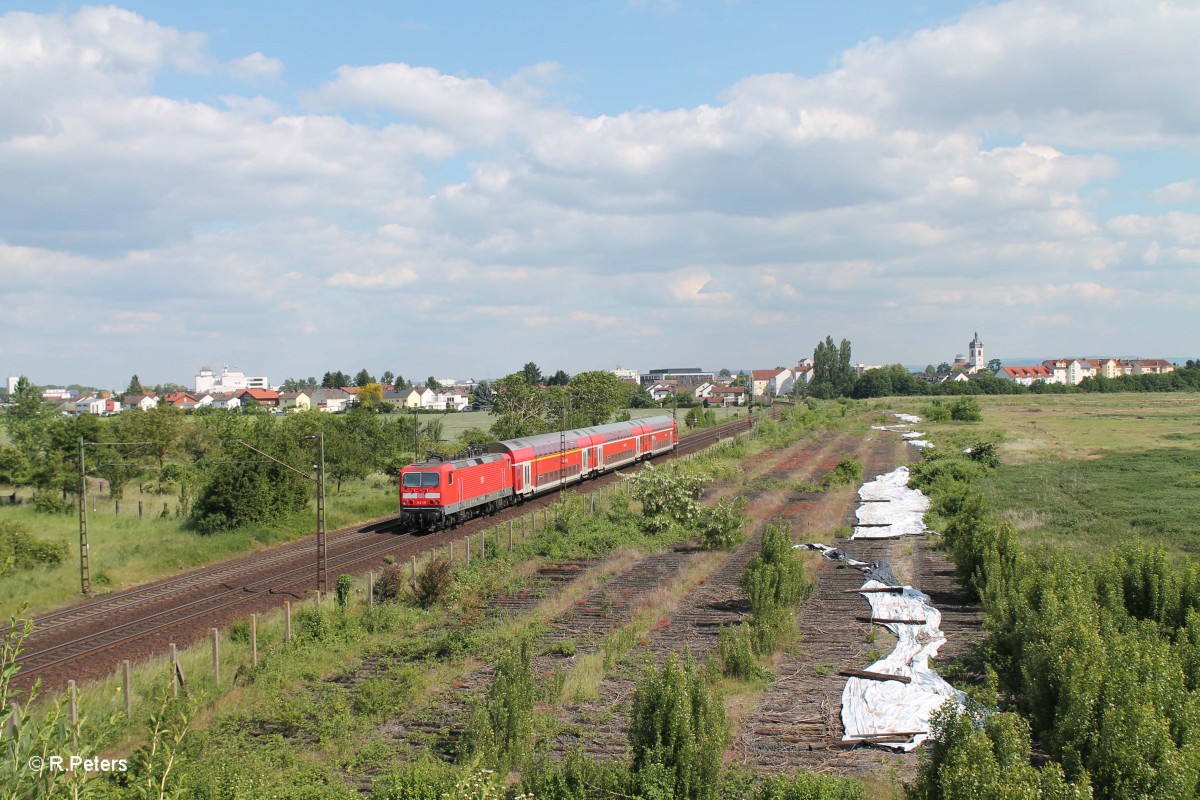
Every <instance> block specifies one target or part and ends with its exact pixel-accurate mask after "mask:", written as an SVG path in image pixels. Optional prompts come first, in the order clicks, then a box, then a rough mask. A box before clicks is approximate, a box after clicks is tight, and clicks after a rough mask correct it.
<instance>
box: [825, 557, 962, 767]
mask: <svg viewBox="0 0 1200 800" xmlns="http://www.w3.org/2000/svg"><path fill="white" fill-rule="evenodd" d="M885 586H886V584H884V583H880V582H879V581H873V580H869V581H867V582H866V583H864V584H863V586H862V588H864V589H873V588H883V587H885ZM903 588H904V591H903V592H871V593H867V594H865V597H866V598H867V601H868V602H870V604H871V616H872V617H874V618H878V619H903V620H924V623H923V624H921V625H909V624H901V623H895V622H889V623H884V624H885V627H886V628H887V629H888V630H889V631H891V632H892V633H893V634H894V635H895V636H896V638H897V642H896V648H895V649H894V650H892V652H891V653H889V654H888V655H887V656H886V657H884V658H881V659H880V660H878V661H876V662H875V663H873V664H871V665H870V666H868V667H866V671H868V672H878V673H883V674H886V675H903V676H907V677H908V678H910V679H911V682H909V683H901V682H900V681H889V680H871V679H869V678H849V679H847V681H846V686H845V688H844V689H843V690H842V727H843V728H844V729H845V734H844V735H843V737H842V738H843V740H844V741H855V740H862V739H868V740H870V739H871V738H872V737H888V738H890V736H891V735H892V734H905V735H906V736H905V737H895V738H896V739H897V741H887V742H880V741H873V742H872V743H873V744H877V745H879V746H881V747H889V748H894V749H897V750H903V751H905V752H908V751H911V750H913V749H915V748H917V747H919V746H920V744H921V743H922V742H924V741H925V740H926V739H928V738H929V734H930V721H929V720H930V717H931V716H932V715H933V712H934V711H936V710H937V709H938V707H939V706H941V705H942V704H943V703H945V702H946V701H947V700H954V701H956V702H958V703H960V704H963V703H965V702H966V695H964V694H963V693H962V692H960V691H958V690H957V689H955V688H954V687H953V686H951V685H950V684H949V683H947V682H946V681H945V680H943V679H942V677H941V676H940V675H938V674H937V673H936V672H934V671H933V670H932V669H931V668H930V666H929V660H930V659H931V658H933V657H935V656H936V655H937V651H938V649H940V648H941V646H942V643H943V642H945V641H946V637H945V635H944V634H943V633H942V631H941V627H940V626H941V623H942V615H941V613H940V612H939V611H938V610H937V609H936V608H934V607H933V604H932V603H930V602H929V596H928V595H926V594H925V593H924V592H920V591H918V590H916V589H913V588H912V587H909V586H905V587H903ZM876 624H881V623H876Z"/></svg>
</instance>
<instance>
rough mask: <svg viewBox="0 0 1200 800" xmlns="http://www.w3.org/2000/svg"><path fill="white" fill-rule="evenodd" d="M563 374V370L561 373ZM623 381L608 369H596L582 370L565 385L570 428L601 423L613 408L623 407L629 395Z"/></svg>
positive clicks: (607, 418)
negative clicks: (569, 412) (569, 410)
mask: <svg viewBox="0 0 1200 800" xmlns="http://www.w3.org/2000/svg"><path fill="white" fill-rule="evenodd" d="M564 374H565V373H564ZM625 387H626V384H624V383H622V382H621V379H620V378H618V377H617V376H616V375H614V374H613V373H611V372H608V371H606V370H596V371H593V372H581V373H579V374H578V375H576V376H575V377H574V378H573V379H572V380H571V384H570V385H569V386H568V387H567V397H568V399H569V403H570V409H571V414H570V419H569V420H568V424H569V425H570V427H572V428H575V427H587V426H589V425H603V424H604V423H606V422H608V420H609V419H610V418H611V417H612V414H613V412H614V411H616V410H617V409H618V408H623V407H624V405H625V400H626V398H627V397H628V396H629V392H628V391H627V390H626V388H625Z"/></svg>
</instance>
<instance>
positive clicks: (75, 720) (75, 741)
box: [67, 681, 79, 750]
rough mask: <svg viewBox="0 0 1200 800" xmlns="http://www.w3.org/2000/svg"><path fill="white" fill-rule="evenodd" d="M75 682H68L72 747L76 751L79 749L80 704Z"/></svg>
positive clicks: (68, 709) (68, 707)
mask: <svg viewBox="0 0 1200 800" xmlns="http://www.w3.org/2000/svg"><path fill="white" fill-rule="evenodd" d="M75 693H76V690H75V681H67V711H68V713H69V714H70V715H71V747H72V748H73V749H75V750H78V749H79V734H77V733H76V732H75V729H76V728H78V727H79V704H78V702H77V701H76V699H75Z"/></svg>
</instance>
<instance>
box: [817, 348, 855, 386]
mask: <svg viewBox="0 0 1200 800" xmlns="http://www.w3.org/2000/svg"><path fill="white" fill-rule="evenodd" d="M850 357H851V356H850V340H849V339H842V341H841V344H837V345H835V344H834V343H833V337H832V336H826V337H825V341H823V342H818V343H817V346H816V348H815V349H814V350H813V379H812V383H811V384H809V393H810V394H812V395H814V396H816V397H844V396H846V395H849V394H850V392H851V391H852V390H853V388H854V367H853V366H852V365H851V363H850Z"/></svg>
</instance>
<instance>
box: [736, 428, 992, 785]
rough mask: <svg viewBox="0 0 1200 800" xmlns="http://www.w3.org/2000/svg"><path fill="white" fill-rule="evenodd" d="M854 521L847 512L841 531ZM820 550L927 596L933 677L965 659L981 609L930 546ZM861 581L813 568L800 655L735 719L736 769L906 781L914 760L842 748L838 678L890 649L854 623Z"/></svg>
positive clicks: (847, 545)
mask: <svg viewBox="0 0 1200 800" xmlns="http://www.w3.org/2000/svg"><path fill="white" fill-rule="evenodd" d="M878 435H879V436H880V437H881V438H882V437H887V436H888V435H889V434H886V433H883V434H878ZM901 447H906V446H905V445H901ZM873 452H877V453H881V452H882V449H873ZM902 454H903V451H902ZM885 461H886V459H881V460H880V461H879V462H876V463H873V464H871V465H870V466H871V467H873V468H874V469H873V470H871V469H869V470H865V471H864V478H865V479H867V480H869V479H871V478H872V477H873V476H874V475H875V474H880V473H882V472H886V471H887V470H888V468H889V467H888V465H887V464H886V463H885ZM852 521H853V514H852V512H851V514H850V515H848V517H847V522H848V523H849V522H852ZM824 543H825V544H830V545H832V546H833V547H836V548H839V549H842V550H844V551H845V552H846V553H848V554H849V555H850V556H851V557H852V558H855V559H858V560H860V561H868V562H869V561H887V562H888V563H889V565H891V566H892V567H893V571H894V572H895V573H896V575H897V577H898V578H900V579H901V580H904V581H906V582H908V583H910V584H911V585H913V586H915V587H916V588H918V589H920V590H922V591H924V592H926V593H927V594H929V595H930V597H931V599H932V601H933V603H934V605H935V606H936V607H937V608H938V609H939V611H941V613H942V630H943V632H945V634H946V636H947V643H946V644H945V645H944V646H943V647H942V650H941V652H940V653H939V659H938V661H937V663H936V664H935V666H936V667H937V668H939V670H941V671H945V670H944V668H943V667H941V666H938V665H944V664H948V663H954V662H962V661H963V660H964V659H969V658H970V657H971V655H972V653H973V648H974V647H975V645H977V644H978V643H979V642H980V641H981V639H982V635H983V632H982V628H981V624H980V613H979V608H978V606H977V605H976V604H970V603H968V602H967V600H966V597H965V595H964V594H963V592H962V590H961V587H959V586H958V584H957V581H956V580H955V578H954V570H953V566H952V565H950V564H949V562H948V561H947V560H946V558H945V557H944V556H943V555H942V554H941V553H940V552H937V551H936V550H934V542H932V541H931V540H930V539H927V538H923V537H922V538H918V537H908V538H901V539H884V540H878V539H876V540H849V539H836V540H834V541H828V542H824ZM862 582H863V576H862V573H861V572H860V571H859V570H857V569H855V568H852V567H847V566H845V565H843V564H837V563H834V562H828V561H826V562H823V563H822V564H821V566H820V568H819V570H818V584H817V589H816V591H815V592H814V594H813V596H812V597H811V598H810V599H809V600H808V601H806V602H805V603H804V605H803V606H802V607H801V610H800V618H799V624H800V631H801V635H802V637H803V640H802V644H801V649H800V651H799V653H797V654H796V655H794V656H790V657H788V658H785V659H784V660H782V661H781V662H780V663H779V664H778V665H777V668H776V674H777V675H778V676H779V678H777V679H776V680H775V681H774V682H772V684H771V685H770V687H769V688H768V689H767V691H766V692H765V693H764V695H763V697H762V700H761V702H760V703H759V705H758V708H757V709H755V711H754V712H753V713H751V714H750V715H748V716H747V717H746V718H745V719H744V720H743V722H742V724H741V727H740V730H739V732H738V736H737V738H736V740H735V742H734V745H733V747H732V749H731V756H732V758H733V759H734V760H736V761H738V762H740V763H742V764H745V765H746V766H749V767H751V768H754V769H761V770H764V771H771V772H781V771H794V770H795V769H797V768H804V769H808V770H817V771H827V772H833V773H835V774H840V775H855V776H859V777H863V776H866V775H869V774H872V773H875V774H885V775H887V776H889V779H891V780H907V779H910V778H912V777H913V775H914V774H915V769H916V766H917V760H918V756H917V755H916V754H915V753H912V754H897V753H892V752H890V751H886V750H882V749H877V748H872V747H867V746H863V747H858V748H853V749H847V748H846V746H845V745H844V744H842V743H841V738H842V735H843V728H842V722H841V698H842V690H843V689H844V687H845V684H846V678H845V677H842V676H840V675H839V674H838V673H839V672H840V671H841V670H847V669H862V668H863V667H865V666H866V665H867V664H869V663H870V662H871V661H873V660H875V659H876V658H878V657H880V656H881V655H882V654H884V653H886V652H887V651H888V650H890V649H891V648H892V647H893V646H894V644H895V639H894V637H892V636H891V634H890V633H888V632H887V631H886V629H884V628H883V627H882V626H872V625H870V624H869V623H864V622H859V621H856V619H855V618H856V617H861V616H864V615H865V614H867V613H869V611H870V606H869V605H868V603H867V602H866V600H865V599H864V598H863V597H862V595H860V594H857V593H856V592H855V591H854V590H855V589H857V588H858V587H859V586H861V585H862ZM955 668H957V665H956V666H955ZM967 671H969V670H967Z"/></svg>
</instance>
